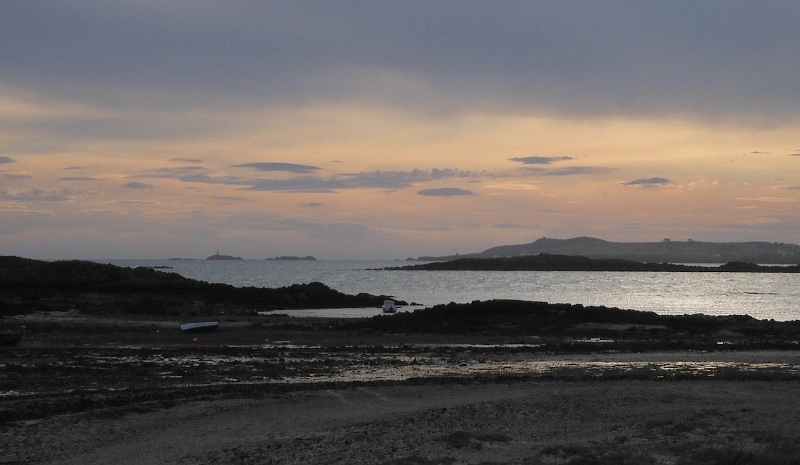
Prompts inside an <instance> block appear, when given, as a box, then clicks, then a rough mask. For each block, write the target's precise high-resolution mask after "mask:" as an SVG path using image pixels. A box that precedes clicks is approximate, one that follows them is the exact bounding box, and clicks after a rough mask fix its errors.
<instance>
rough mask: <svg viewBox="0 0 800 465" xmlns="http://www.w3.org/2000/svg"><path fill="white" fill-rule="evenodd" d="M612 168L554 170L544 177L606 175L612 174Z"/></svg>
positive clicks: (571, 167)
mask: <svg viewBox="0 0 800 465" xmlns="http://www.w3.org/2000/svg"><path fill="white" fill-rule="evenodd" d="M611 171H612V169H611V168H606V167H602V166H569V167H566V168H557V169H554V170H548V171H543V172H542V175H543V176H578V175H584V174H605V173H609V172H611Z"/></svg>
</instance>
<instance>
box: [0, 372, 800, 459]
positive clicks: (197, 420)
mask: <svg viewBox="0 0 800 465" xmlns="http://www.w3.org/2000/svg"><path fill="white" fill-rule="evenodd" d="M799 388H800V382H798V381H719V380H689V381H637V380H618V381H592V382H585V381H582V382H563V381H543V382H532V381H510V382H491V383H488V382H474V381H472V382H469V381H465V382H463V383H453V382H448V383H442V384H436V383H433V384H419V385H408V384H403V385H386V386H374V385H353V386H349V387H340V388H336V389H315V390H301V391H296V392H287V393H283V394H271V395H268V396H265V397H264V398H261V399H224V398H223V399H209V400H201V401H189V402H186V403H183V404H180V405H177V406H175V407H172V408H167V409H159V410H155V411H149V412H139V413H137V412H128V413H125V414H122V415H119V416H117V415H112V416H106V415H102V414H99V412H81V413H73V414H65V415H54V416H52V417H49V418H45V419H41V420H34V421H27V422H17V423H13V424H10V425H6V428H5V430H4V431H3V432H2V434H1V435H0V446H1V447H0V463H29V462H35V463H74V464H111V463H115V464H198V463H222V464H227V463H230V464H403V463H414V464H429V463H436V464H439V463H441V464H456V463H459V464H462V463H463V464H488V463H501V464H522V463H603V462H602V460H609V459H613V458H614V457H617V460H616V463H626V462H625V460H633V462H630V463H664V464H669V463H694V462H680V460H683V459H687V460H688V459H690V458H692V457H696V456H698V454H703V453H705V454H709V453H717V454H721V453H729V451H731V450H733V451H738V453H741V454H761V455H763V454H766V453H768V451H776V450H779V451H783V450H788V452H786V453H787V454H793V453H794V452H795V451H797V444H795V442H796V438H797V437H800V426H798V424H797V422H796V419H797V418H800V399H799V398H798V396H797V393H798V392H800V391H798V389H799ZM709 451H710V452H709ZM769 453H771V452H769ZM581 460H582V461H583V462H581ZM609 463H614V462H609ZM697 463H702V462H697Z"/></svg>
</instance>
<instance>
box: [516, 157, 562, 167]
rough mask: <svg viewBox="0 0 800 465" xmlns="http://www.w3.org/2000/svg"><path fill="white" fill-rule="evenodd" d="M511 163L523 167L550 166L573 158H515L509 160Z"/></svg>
mask: <svg viewBox="0 0 800 465" xmlns="http://www.w3.org/2000/svg"><path fill="white" fill-rule="evenodd" d="M509 160H511V161H516V162H519V163H522V164H523V165H549V164H551V163H555V162H557V161H566V160H572V157H537V156H533V157H515V158H509Z"/></svg>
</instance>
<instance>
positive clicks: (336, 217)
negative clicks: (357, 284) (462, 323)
mask: <svg viewBox="0 0 800 465" xmlns="http://www.w3.org/2000/svg"><path fill="white" fill-rule="evenodd" d="M798 200H800V2H792V1H750V2H744V1H736V0H731V1H724V2H722V1H714V2H711V1H709V2H703V1H697V0H691V1H660V0H658V1H652V2H647V1H638V0H637V1H594V0H587V1H541V2H538V1H525V2H522V1H521V2H501V1H491V2H488V1H481V2H477V1H475V2H468V1H452V2H451V1H429V2H428V1H425V2H417V1H409V0H403V1H383V0H381V1H364V2H354V1H336V2H318V1H314V2H290V1H285V2H265V1H203V0H191V1H190V0H185V1H157V0H152V1H147V0H141V1H114V2H110V1H82V0H68V1H33V0H19V1H17V0H7V1H3V2H2V3H0V255H19V256H24V257H31V258H168V257H194V258H204V257H206V256H208V255H210V254H213V253H214V252H216V251H217V250H219V251H220V253H223V254H230V255H239V256H243V257H245V258H267V257H273V256H279V255H314V256H315V257H317V258H320V259H348V258H353V259H371V258H375V259H391V258H406V257H417V256H420V255H445V254H454V253H468V252H477V251H481V250H484V249H486V248H489V247H492V246H497V245H504V244H518V243H527V242H532V241H534V240H536V239H538V238H540V237H543V236H546V237H553V238H569V237H576V236H594V237H599V238H602V239H606V240H612V241H636V242H639V241H660V240H663V239H664V238H671V239H672V240H686V239H687V238H692V239H695V240H703V241H725V242H727V241H751V240H761V241H770V242H789V243H800V202H798Z"/></svg>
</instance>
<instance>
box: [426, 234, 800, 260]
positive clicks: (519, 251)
mask: <svg viewBox="0 0 800 465" xmlns="http://www.w3.org/2000/svg"><path fill="white" fill-rule="evenodd" d="M543 253H545V254H554V255H575V256H582V257H587V258H592V259H607V258H613V259H622V260H633V261H639V262H649V263H729V262H747V263H762V264H797V263H800V245H796V244H784V243H780V242H702V241H695V240H692V239H688V240H686V241H673V240H670V239H664V240H663V241H661V242H609V241H605V240H602V239H597V238H594V237H575V238H572V239H551V238H547V237H543V238H541V239H538V240H536V241H534V242H531V243H528V244H517V245H503V246H499V247H492V248H490V249H486V250H484V251H483V252H478V253H470V254H463V255H447V256H440V257H432V256H423V257H419V258H417V260H418V261H451V260H456V259H462V258H502V257H520V256H527V255H537V254H543Z"/></svg>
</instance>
